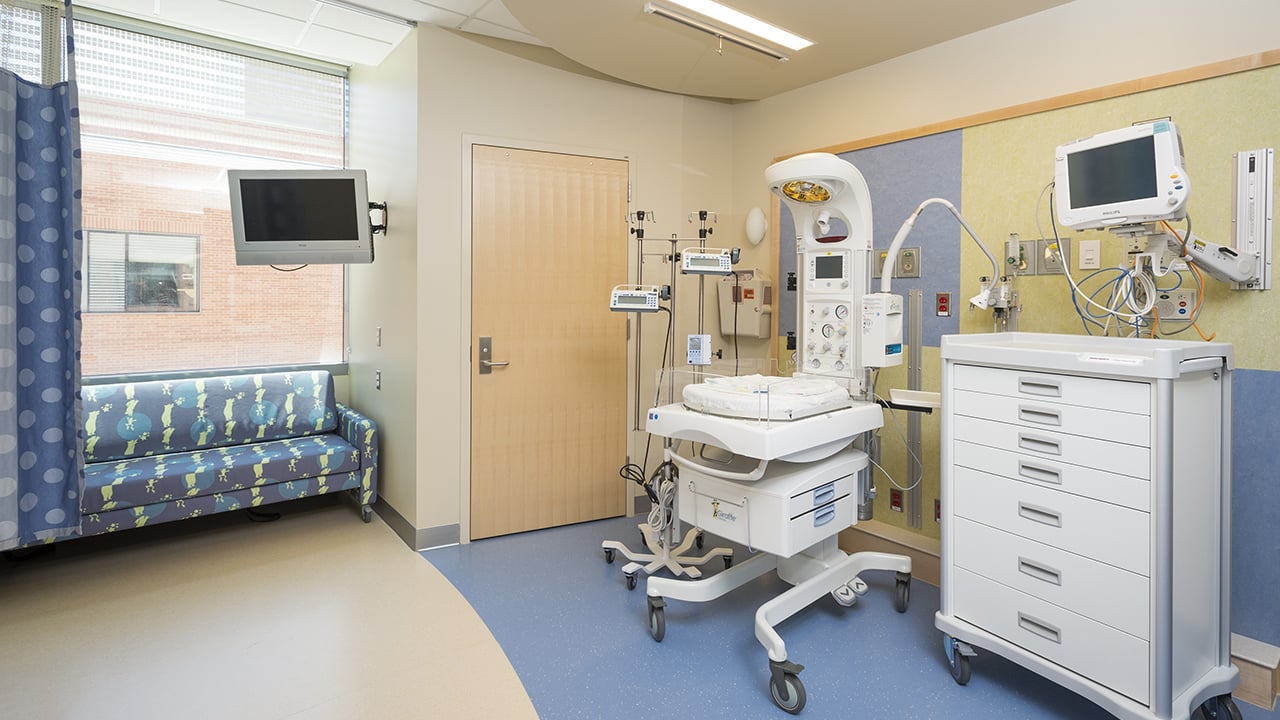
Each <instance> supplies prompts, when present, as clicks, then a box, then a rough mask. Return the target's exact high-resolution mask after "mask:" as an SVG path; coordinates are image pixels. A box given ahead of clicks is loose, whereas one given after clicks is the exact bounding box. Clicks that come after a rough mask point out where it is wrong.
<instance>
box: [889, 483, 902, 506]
mask: <svg viewBox="0 0 1280 720" xmlns="http://www.w3.org/2000/svg"><path fill="white" fill-rule="evenodd" d="M889 509H890V510H892V511H894V512H902V491H901V490H899V489H898V488H889Z"/></svg>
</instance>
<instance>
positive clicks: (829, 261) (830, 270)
mask: <svg viewBox="0 0 1280 720" xmlns="http://www.w3.org/2000/svg"><path fill="white" fill-rule="evenodd" d="M813 277H814V279H815V280H839V279H840V278H842V277H844V257H843V256H841V255H820V256H818V257H815V258H814V259H813Z"/></svg>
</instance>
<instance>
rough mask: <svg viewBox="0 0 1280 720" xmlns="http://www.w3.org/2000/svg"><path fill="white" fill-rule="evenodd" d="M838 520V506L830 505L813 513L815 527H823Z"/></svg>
mask: <svg viewBox="0 0 1280 720" xmlns="http://www.w3.org/2000/svg"><path fill="white" fill-rule="evenodd" d="M835 519H836V506H835V505H828V506H826V507H824V508H818V509H817V510H814V511H813V526H814V527H822V526H823V525H826V524H827V523H829V522H831V521H832V520H835Z"/></svg>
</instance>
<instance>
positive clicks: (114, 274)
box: [84, 230, 200, 313]
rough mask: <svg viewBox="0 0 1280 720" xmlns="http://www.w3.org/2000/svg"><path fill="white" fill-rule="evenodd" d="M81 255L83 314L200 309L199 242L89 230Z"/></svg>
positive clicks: (182, 238)
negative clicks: (83, 258) (83, 252)
mask: <svg viewBox="0 0 1280 720" xmlns="http://www.w3.org/2000/svg"><path fill="white" fill-rule="evenodd" d="M85 254H86V258H87V259H86V262H85V264H86V266H87V268H86V269H87V272H86V273H85V280H86V282H85V290H84V301H85V305H86V308H85V309H86V310H88V312H91V313H99V312H198V311H199V310H200V293H199V274H200V238H197V237H191V236H181V235H141V234H129V233H115V232H102V231H95V230H90V231H88V232H86V234H85Z"/></svg>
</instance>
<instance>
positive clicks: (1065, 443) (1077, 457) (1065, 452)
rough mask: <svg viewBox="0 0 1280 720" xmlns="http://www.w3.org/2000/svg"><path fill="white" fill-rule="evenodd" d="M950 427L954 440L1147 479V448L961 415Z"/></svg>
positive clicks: (1149, 467) (1148, 467)
mask: <svg viewBox="0 0 1280 720" xmlns="http://www.w3.org/2000/svg"><path fill="white" fill-rule="evenodd" d="M951 426H952V433H951V434H952V437H954V438H955V439H956V440H964V441H967V442H972V443H977V444H979V445H987V446H990V447H993V448H999V449H1002V450H1010V451H1013V452H1016V453H1020V454H1022V455H1025V456H1027V457H1028V458H1035V459H1039V460H1052V461H1057V462H1064V463H1071V464H1072V465H1081V466H1084V467H1092V468H1097V469H1099V470H1102V471H1104V472H1113V473H1119V474H1121V475H1130V476H1132V477H1136V478H1146V479H1150V477H1151V450H1150V448H1147V447H1143V446H1138V445H1125V444H1124V443H1117V442H1110V441H1108V440H1098V439H1095V438H1089V437H1081V436H1079V435H1068V434H1066V433H1062V432H1056V431H1053V430H1049V429H1040V428H1035V429H1032V428H1027V427H1022V426H1019V425H1010V424H1008V423H1001V422H995V421H992V420H979V419H977V418H971V417H964V416H960V417H956V418H952V422H951Z"/></svg>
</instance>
